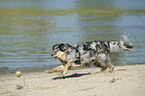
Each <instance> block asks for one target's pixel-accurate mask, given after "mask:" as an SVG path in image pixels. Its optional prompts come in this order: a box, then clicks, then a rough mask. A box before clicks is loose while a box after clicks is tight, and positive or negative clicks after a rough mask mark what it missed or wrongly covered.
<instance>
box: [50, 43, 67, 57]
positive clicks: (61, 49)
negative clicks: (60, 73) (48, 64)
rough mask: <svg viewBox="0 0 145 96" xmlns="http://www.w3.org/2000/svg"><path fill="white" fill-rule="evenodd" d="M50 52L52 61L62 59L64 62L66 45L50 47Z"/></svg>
mask: <svg viewBox="0 0 145 96" xmlns="http://www.w3.org/2000/svg"><path fill="white" fill-rule="evenodd" d="M52 50H53V51H54V53H53V54H52V55H51V56H52V57H54V59H55V60H56V59H62V60H64V59H65V57H66V45H65V44H63V43H61V44H55V45H53V47H52Z"/></svg>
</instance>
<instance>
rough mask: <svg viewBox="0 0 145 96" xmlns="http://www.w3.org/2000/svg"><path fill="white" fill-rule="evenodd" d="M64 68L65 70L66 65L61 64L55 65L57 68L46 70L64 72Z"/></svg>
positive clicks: (48, 71)
mask: <svg viewBox="0 0 145 96" xmlns="http://www.w3.org/2000/svg"><path fill="white" fill-rule="evenodd" d="M63 70H64V65H60V66H58V67H55V68H53V69H50V70H46V71H45V72H47V73H53V72H63Z"/></svg>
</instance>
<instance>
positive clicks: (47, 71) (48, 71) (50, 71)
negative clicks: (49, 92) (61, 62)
mask: <svg viewBox="0 0 145 96" xmlns="http://www.w3.org/2000/svg"><path fill="white" fill-rule="evenodd" d="M45 72H46V73H49V74H51V73H53V71H52V70H45Z"/></svg>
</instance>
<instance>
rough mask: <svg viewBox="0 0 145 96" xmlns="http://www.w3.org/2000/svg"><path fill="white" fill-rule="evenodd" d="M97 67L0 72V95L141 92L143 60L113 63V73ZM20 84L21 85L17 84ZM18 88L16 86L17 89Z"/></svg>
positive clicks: (131, 95)
mask: <svg viewBox="0 0 145 96" xmlns="http://www.w3.org/2000/svg"><path fill="white" fill-rule="evenodd" d="M99 71H100V68H96V67H95V68H83V69H77V70H69V71H68V74H67V75H65V76H62V74H61V73H60V72H56V73H52V74H48V73H45V72H28V73H27V72H22V76H21V77H16V76H15V73H11V74H3V75H0V89H1V91H0V95H1V96H48V95H49V96H56V95H59V96H67V95H68V96H70V95H71V96H144V95H145V64H136V65H127V66H115V69H114V71H113V73H107V72H103V73H100V72H99ZM21 87H22V88H21ZM18 88H20V89H18Z"/></svg>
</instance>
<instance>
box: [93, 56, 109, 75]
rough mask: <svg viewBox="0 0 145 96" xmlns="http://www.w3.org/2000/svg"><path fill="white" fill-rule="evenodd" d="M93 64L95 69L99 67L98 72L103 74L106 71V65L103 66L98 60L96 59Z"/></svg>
mask: <svg viewBox="0 0 145 96" xmlns="http://www.w3.org/2000/svg"><path fill="white" fill-rule="evenodd" d="M93 64H94V65H95V66H96V67H101V68H102V69H101V71H100V72H104V71H105V70H106V69H107V67H108V66H107V65H106V64H104V63H103V62H102V61H101V60H100V59H97V60H95V61H94V62H93Z"/></svg>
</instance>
